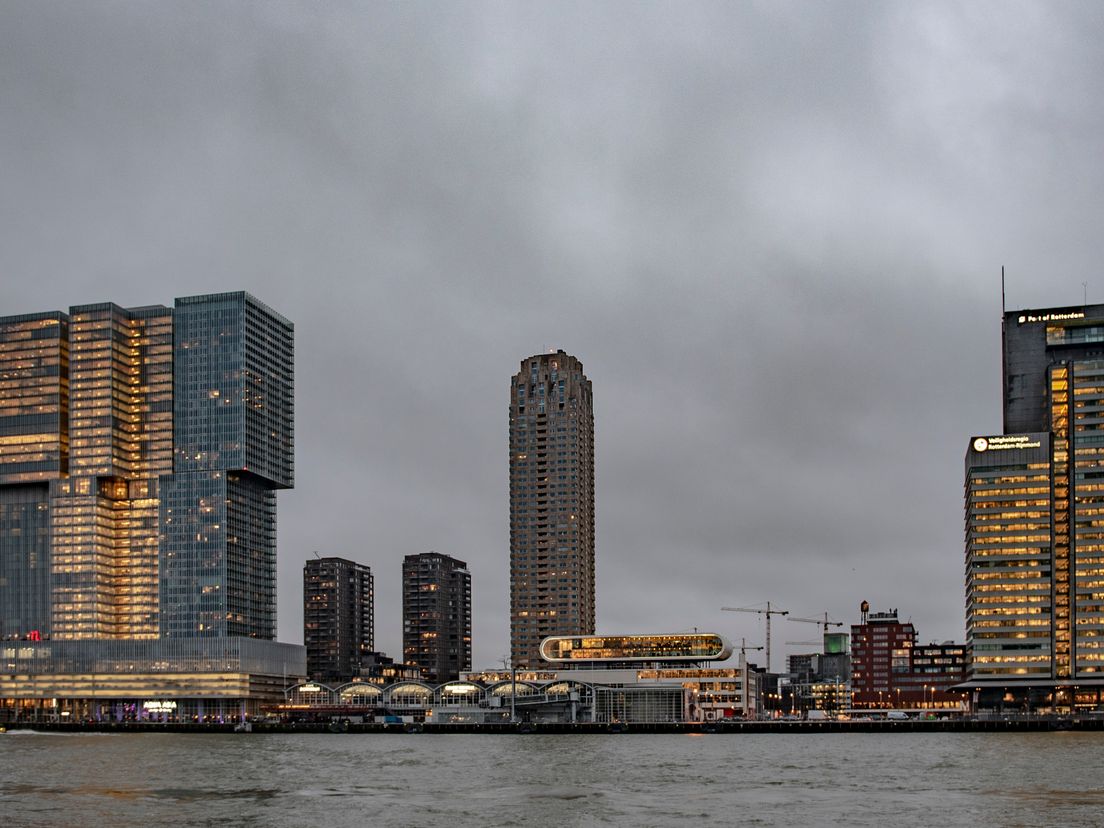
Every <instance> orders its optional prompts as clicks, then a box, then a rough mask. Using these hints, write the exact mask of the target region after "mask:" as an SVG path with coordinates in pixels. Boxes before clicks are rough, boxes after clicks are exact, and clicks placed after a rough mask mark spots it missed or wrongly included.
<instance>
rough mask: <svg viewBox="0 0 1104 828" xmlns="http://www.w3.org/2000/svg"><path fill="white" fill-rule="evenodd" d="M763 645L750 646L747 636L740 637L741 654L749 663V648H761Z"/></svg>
mask: <svg viewBox="0 0 1104 828" xmlns="http://www.w3.org/2000/svg"><path fill="white" fill-rule="evenodd" d="M761 649H763V648H762V647H749V646H748V644H747V639H746V638H741V639H740V655H741V656H743V657H744V662H745V663H747V651H748V650H761Z"/></svg>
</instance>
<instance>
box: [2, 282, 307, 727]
mask: <svg viewBox="0 0 1104 828" xmlns="http://www.w3.org/2000/svg"><path fill="white" fill-rule="evenodd" d="M293 369H294V360H293V328H292V325H291V323H289V322H288V321H287V320H285V319H284V318H283V317H281V316H280V315H279V314H276V313H275V312H274V311H272V310H270V309H269V308H267V307H266V306H264V305H263V304H261V303H260V302H258V301H257V300H256V299H254V298H253V297H252V296H249V295H248V294H245V293H225V294H213V295H207V296H194V297H186V298H181V299H177V300H176V304H175V307H173V308H168V307H165V306H161V305H157V306H148V307H140V308H123V307H120V306H118V305H114V304H111V303H102V304H94V305H79V306H75V307H72V308H70V310H69V312H68V313H62V312H50V313H41V314H29V315H22V316H10V317H5V318H2V319H0V530H2V531H0V553H2V554H0V639H4V640H8V641H17V640H18V641H21V642H32V645H31V646H19V647H5V648H4V651H3V653H0V656H2V657H3V658H0V661H4V660H6V661H7V670H5V671H0V674H3V673H5V672H6V673H8V674H9V676H10V675H11V674H20V682H16V680H15V678H10V679H9V680H8V682H7V683H5V682H4V680H3V679H0V697H2V698H4V699H5V700H6V701H5V703H9V704H10V703H11V700H12V699H13V698H16V699H19V701H18V704H19V705H21V706H25V707H26V706H30V707H33V706H34V705H35V704H36V703H37V702H38V700H36V698H29V697H26V696H25V695H24V691H26V688H28V687H34V688H37V689H36V690H35V692H38V691H40V690H42V688H43V687H45V686H46V685H47V684H49V683H50V682H53V685H52V687H53V690H52V692H51V695H52V696H53V697H54V698H59V699H62V700H65V699H70V700H71V699H74V698H76V694H77V693H78V691H77V690H76V689H74V688H75V687H78V686H80V687H89V686H90V685H89V684H88V683H87V682H85V683H83V684H82V683H81V681H76V680H75V681H74V684H73V686H72V687H67V686H66V681H67V679H66V678H65V676H66V675H67V673H66V670H67V669H69V667H72V668H73V669H77V668H78V667H79V669H81V670H89V671H94V672H97V674H102V675H103V676H104V677H106V676H109V675H110V674H111V672H112V669H114V668H112V666H111V665H112V664H115V665H118V669H122V670H128V671H131V672H132V673H133V674H134V675H133V676H132V679H133V680H134V681H133V683H134V686H149V687H158V686H169V684H171V682H170V683H167V684H164V685H159V684H158V683H157V682H156V681H153V680H151V681H150V682H149V683H148V685H143V684H142V682H141V679H140V675H142V674H141V672H140V671H141V670H142V669H145V667H144V666H143V665H145V666H150V665H153V666H154V667H155V668H156V669H161V670H172V669H174V662H173V660H172V659H173V658H176V657H177V656H180V657H182V658H183V657H184V656H182V655H181V654H183V653H185V651H187V656H186V658H187V659H193V660H192V661H188V664H190V665H191V666H190V667H188V668H187V669H188V670H190V671H192V672H193V673H197V672H202V668H197V667H196V664H198V663H201V662H203V659H204V658H206V655H205V653H206V652H207V650H205V649H204V647H205V646H206V645H187V646H185V645H181V647H183V649H182V648H180V647H173V646H170V645H168V644H165V643H163V642H164V641H165V640H166V639H194V638H224V639H225V638H237V637H244V638H251V639H258V640H259V642H270V641H271V639H273V638H274V637H275V633H276V500H275V492H276V490H278V489H283V488H290V487H291V486H292V484H293V460H292V456H293V424H292V423H293V396H294V389H293V382H292V375H293ZM45 641H49V642H50V645H49V646H47V645H44V644H42V642H45ZM66 641H83V642H86V643H85V644H84V645H82V646H81V647H80V648H78V649H74V646H75V645H63V644H62V643H61V642H66ZM141 641H147V643H146V644H143V645H141V646H139V645H138V644H136V643H135V642H141ZM110 642H116V643H114V644H112V643H110ZM118 642H130V643H129V644H120V643H118ZM131 645H133V646H131ZM51 647H52V648H53V649H51ZM159 647H160V648H163V649H164V658H162V657H160V656H159V655H158V653H159V652H160V650H159ZM287 647H288V645H273V646H272V647H268V648H267V649H266V644H265V643H258V644H256V645H249V646H245V647H238V646H237V645H234V646H233V647H231V646H230V645H226V646H225V647H222V648H221V650H220V647H219V646H218V645H211V646H210V647H209V648H208V649H209V650H210V652H211V653H215V652H218V651H225V652H227V653H230V652H231V650H233V651H235V652H240V653H241V654H242V656H241V661H240V663H239V664H238V665H237V666H236V667H234V668H233V672H234V674H235V675H239V674H240V675H246V676H248V675H252V674H253V673H254V672H255V671H256V670H258V669H262V668H263V667H264V661H265V659H264V655H265V653H266V652H267V653H269V654H270V655H271V656H272V659H271V661H270V662H269V669H271V670H272V671H273V672H274V673H276V674H279V675H282V674H283V673H285V672H288V671H290V672H292V673H294V672H295V671H296V670H297V669H298V670H301V669H302V666H301V665H302V653H301V648H291V649H287ZM66 648H68V649H66ZM70 651H72V656H71V657H69V658H66V659H64V660H62V661H52V660H51V658H53V657H56V658H57V659H61V658H62V654H63V653H69V652H70ZM50 653H53V656H50ZM113 659H114V660H113ZM195 659H198V661H195ZM232 660H233V659H231V658H230V657H229V655H228V657H227V660H226V662H225V663H224V664H223V665H222V666H221V667H220V666H218V665H216V664H213V663H212V664H210V665H209V666H210V668H211V669H212V670H215V671H216V672H217V671H220V670H223V669H231V667H232V665H231V664H230V662H231V661H232ZM277 664H278V665H279V666H278V667H277V666H276V665H277ZM66 665H68V667H67V666H66ZM238 668H240V669H238ZM35 671H37V672H35ZM185 672H186V671H185ZM23 674H30V675H31V680H30V681H29V683H28V682H26V681H23V680H24V679H26V678H27V676H26V675H23ZM35 675H39V676H40V677H47V678H41V680H39V679H36V678H34V676H35ZM84 678H85V676H84V674H83V673H82V676H81V680H83V679H84ZM264 683H265V682H264V681H257V682H255V683H254V684H255V686H257V687H260V686H261V685H263V684H264ZM275 683H276V684H278V682H275ZM17 684H18V687H20V688H23V690H17V689H15V688H16V685H17ZM109 685H110V686H115V687H118V686H119V685H118V683H117V682H108V681H107V680H106V678H105V679H103V680H101V682H100V683H99V684H97V685H96V692H95V694H94V695H95V697H96V698H98V699H104V698H106V697H105V696H104V693H105V692H106V689H105V688H106V687H108V686H109ZM239 686H241V685H239ZM244 686H245V687H246V688H248V687H250V684H249V681H248V680H247V681H246V682H245V684H244ZM13 694H14V696H13ZM84 700H85V701H88V699H87V698H85V699H84ZM212 704H213V702H212V703H210V704H208V705H207V708H206V709H207V710H212V709H214V708H213V707H212ZM109 705H115V708H116V709H121V707H120V706H130V707H133V700H130V701H127V700H120V699H114V698H113V699H110V700H109ZM174 709H175V708H174ZM226 709H238V708H237V707H236V706H235V705H229V706H228V707H227V708H226ZM219 715H221V713H220V714H219Z"/></svg>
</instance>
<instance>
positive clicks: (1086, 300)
mask: <svg viewBox="0 0 1104 828" xmlns="http://www.w3.org/2000/svg"><path fill="white" fill-rule="evenodd" d="M1081 288H1082V289H1083V290H1084V291H1085V296H1084V299H1085V304H1086V305H1087V304H1089V283H1088V282H1082V283H1081Z"/></svg>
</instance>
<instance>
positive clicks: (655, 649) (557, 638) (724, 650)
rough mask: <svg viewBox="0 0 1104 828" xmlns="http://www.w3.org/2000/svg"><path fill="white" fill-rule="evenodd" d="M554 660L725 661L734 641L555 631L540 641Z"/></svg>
mask: <svg viewBox="0 0 1104 828" xmlns="http://www.w3.org/2000/svg"><path fill="white" fill-rule="evenodd" d="M540 654H541V658H543V659H545V660H546V661H555V662H584V661H585V662H595V661H724V660H725V659H726V658H728V657H729V656H731V655H732V645H731V644H729V643H728V641H726V640H725V639H724V638H723V637H722V636H720V635H717V634H716V633H673V634H669V635H554V636H551V637H549V638H546V639H544V641H542V642H541V645H540Z"/></svg>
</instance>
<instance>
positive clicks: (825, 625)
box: [786, 613, 843, 632]
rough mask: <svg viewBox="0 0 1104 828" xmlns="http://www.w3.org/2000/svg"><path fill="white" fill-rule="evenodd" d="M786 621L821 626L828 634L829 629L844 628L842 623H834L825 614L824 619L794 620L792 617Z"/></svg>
mask: <svg viewBox="0 0 1104 828" xmlns="http://www.w3.org/2000/svg"><path fill="white" fill-rule="evenodd" d="M786 620H787V621H801V622H803V623H805V624H820V625H821V626H822V627H823V628H824V631H825V632H828V628H829V627H842V626H843V622H842V621H833V620H832V619H831V618H829V617H828V613H824V617H823V618H793V617H790V618H787V619H786Z"/></svg>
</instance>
